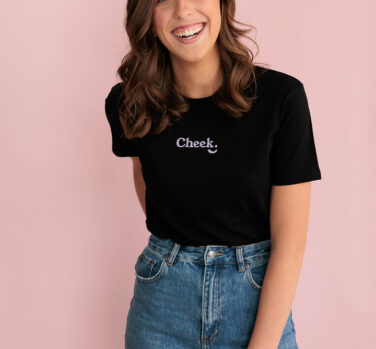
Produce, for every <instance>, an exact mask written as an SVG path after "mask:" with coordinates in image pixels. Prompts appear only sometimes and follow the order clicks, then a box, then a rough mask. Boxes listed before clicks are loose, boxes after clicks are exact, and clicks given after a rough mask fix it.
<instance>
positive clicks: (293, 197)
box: [248, 182, 311, 349]
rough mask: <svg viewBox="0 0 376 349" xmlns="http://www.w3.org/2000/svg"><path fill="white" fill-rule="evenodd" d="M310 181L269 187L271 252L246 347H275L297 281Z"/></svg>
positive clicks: (259, 348) (307, 216)
mask: <svg viewBox="0 0 376 349" xmlns="http://www.w3.org/2000/svg"><path fill="white" fill-rule="evenodd" d="M310 193H311V182H304V183H298V184H293V185H280V186H272V189H271V203H270V229H271V253H270V259H269V263H268V267H267V270H266V273H265V278H264V281H263V285H262V290H261V294H260V302H259V307H258V313H257V317H256V322H255V326H254V330H253V333H252V337H251V341H250V343H249V345H248V349H277V347H278V344H279V341H280V339H281V336H282V333H283V330H284V327H285V325H286V322H287V319H288V315H289V313H290V310H291V307H292V303H293V299H294V296H295V291H296V287H297V283H298V278H299V274H300V269H301V266H302V262H303V255H304V250H305V245H306V232H307V228H308V218H309V208H310Z"/></svg>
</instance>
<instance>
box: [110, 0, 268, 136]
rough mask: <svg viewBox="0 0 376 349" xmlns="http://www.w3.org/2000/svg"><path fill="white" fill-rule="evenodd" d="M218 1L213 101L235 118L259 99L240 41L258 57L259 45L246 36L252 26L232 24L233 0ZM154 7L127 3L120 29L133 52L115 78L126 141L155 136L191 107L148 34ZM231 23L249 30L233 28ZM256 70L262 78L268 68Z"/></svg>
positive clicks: (248, 58)
mask: <svg viewBox="0 0 376 349" xmlns="http://www.w3.org/2000/svg"><path fill="white" fill-rule="evenodd" d="M220 1H221V3H220V5H221V17H222V18H221V28H220V32H219V36H218V39H217V45H218V48H219V56H220V60H221V62H220V67H221V70H222V73H223V74H222V75H223V80H222V84H221V86H220V87H219V89H218V90H217V91H216V92H215V93H214V94H213V96H212V101H213V103H214V104H215V105H217V106H218V107H219V108H220V109H221V110H223V111H224V112H226V113H227V114H229V115H230V116H232V117H234V118H239V117H241V116H242V115H243V113H245V112H248V111H249V110H250V109H251V108H252V105H253V103H254V101H255V99H257V98H258V96H257V76H256V69H255V65H254V63H253V60H254V54H253V53H252V51H251V50H250V49H249V48H247V47H246V46H244V45H243V44H242V43H241V42H240V40H239V38H240V37H245V38H248V39H250V40H251V41H252V42H253V43H254V44H255V45H256V48H257V53H258V51H259V47H258V45H257V43H256V42H255V41H254V40H253V39H252V38H250V37H248V36H247V35H246V34H247V33H248V32H250V31H252V30H253V29H254V27H253V26H250V25H247V24H244V23H241V22H238V21H237V20H235V18H234V14H235V0H220ZM154 6H155V1H154V0H149V1H146V0H144V1H139V0H128V1H127V5H126V17H125V23H124V25H125V30H126V32H127V34H128V37H129V42H130V46H131V49H130V51H129V52H128V53H127V54H126V56H125V57H124V58H123V59H122V61H121V65H120V67H119V68H118V69H117V74H118V75H119V76H120V78H121V80H122V93H121V98H122V102H121V104H120V110H119V118H120V122H121V125H122V127H123V129H124V135H125V137H126V138H129V139H131V138H141V137H143V136H145V135H147V134H151V135H156V134H159V133H161V132H162V131H163V130H164V129H165V128H166V127H167V126H168V125H171V124H172V123H173V122H175V121H177V120H179V119H181V118H182V114H183V113H185V112H187V111H188V109H189V104H188V103H187V102H186V100H185V98H184V96H183V95H182V94H181V93H180V92H179V88H178V86H177V84H176V83H175V81H174V79H173V72H172V68H171V64H170V56H169V52H168V50H167V49H166V47H165V46H164V45H163V44H162V43H161V42H160V40H159V38H158V37H155V36H154V34H153V32H152V28H151V25H152V15H153V8H154ZM235 23H239V24H243V25H246V26H248V27H250V29H240V28H237V27H236V26H235ZM260 68H261V70H260V73H261V74H262V73H263V72H264V71H265V70H266V68H262V67H260ZM247 91H248V92H247ZM248 95H249V96H248Z"/></svg>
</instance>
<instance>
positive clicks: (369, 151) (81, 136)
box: [0, 0, 376, 349]
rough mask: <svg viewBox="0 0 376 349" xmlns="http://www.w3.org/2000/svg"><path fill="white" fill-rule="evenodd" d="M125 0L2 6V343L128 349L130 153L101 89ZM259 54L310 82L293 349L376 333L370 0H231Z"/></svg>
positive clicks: (113, 62)
mask: <svg viewBox="0 0 376 349" xmlns="http://www.w3.org/2000/svg"><path fill="white" fill-rule="evenodd" d="M124 3H125V2H124V1H113V2H108V1H107V2H106V1H84V0H81V1H77V0H76V1H72V0H68V1H61V2H56V1H55V2H51V1H47V0H44V1H42V0H40V1H32V2H27V1H23V2H17V1H16V2H7V4H6V8H5V10H4V6H3V10H2V11H1V14H0V16H1V21H0V23H1V30H0V33H1V34H0V35H1V39H2V40H1V42H2V47H1V52H2V54H1V55H0V60H1V86H0V89H1V96H2V102H1V104H2V113H1V117H2V120H3V123H2V127H1V138H0V142H1V153H2V154H1V159H2V166H1V167H2V170H1V177H2V180H1V182H0V183H1V184H0V185H1V195H0V205H1V214H2V217H1V220H0V224H1V226H0V231H1V242H0V268H1V281H2V285H1V288H0V290H1V291H0V292H1V298H0V302H1V303H0V309H1V311H0V322H1V323H0V327H1V329H2V330H1V335H0V347H1V348H9V349H11V348H12V349H13V348H17V349H18V348H26V347H27V348H29V349H47V348H48V349H50V348H53V349H67V348H69V349H86V348H90V349H96V348H98V349H99V348H100V349H102V348H113V349H115V348H118V349H120V348H123V345H124V344H123V333H124V329H125V317H126V314H127V311H128V306H129V302H130V300H131V296H132V291H133V289H132V287H133V280H134V273H133V266H134V263H135V261H136V257H137V255H138V254H139V253H140V250H141V248H142V247H143V246H144V244H145V243H146V241H147V238H148V231H147V230H146V227H145V216H144V214H143V211H142V209H141V207H140V205H139V203H138V200H137V196H136V192H135V189H134V185H133V177H132V167H131V160H130V159H129V158H124V159H120V158H116V157H115V156H113V155H112V153H111V149H110V130H109V127H108V125H107V121H106V119H105V115H104V98H105V94H106V93H107V92H108V90H109V88H110V87H111V86H112V85H113V84H114V83H115V82H116V81H117V78H116V75H115V69H116V68H117V66H118V64H119V62H120V59H121V57H122V55H123V54H124V53H125V52H126V47H125V45H126V41H127V40H126V37H125V33H124V31H123V27H122V22H123V17H122V16H123V13H124ZM237 6H238V9H237V13H238V15H237V18H238V19H239V20H240V21H243V22H246V23H249V24H252V25H253V26H255V27H256V28H257V35H256V40H257V42H258V43H259V46H260V49H261V51H260V54H259V56H258V57H257V58H256V61H260V62H266V63H268V64H269V65H270V67H271V68H274V69H277V70H281V71H284V72H286V73H290V74H292V75H294V76H296V77H298V78H300V79H301V80H302V81H303V83H304V85H305V88H306V91H307V94H308V97H309V102H310V107H311V114H312V120H313V124H314V133H315V140H316V146H317V152H318V157H319V163H320V167H321V170H322V176H323V179H322V180H321V181H318V182H315V183H314V184H313V186H312V201H311V219H310V227H309V232H308V235H309V239H308V247H307V252H306V257H305V262H304V265H303V269H302V274H301V278H300V282H299V286H298V290H297V294H296V298H295V303H294V315H295V326H296V331H297V340H298V344H299V345H300V347H301V348H302V349H317V348H320V349H329V348H330V349H332V348H341V349H354V348H359V349H363V348H364V349H368V348H373V347H375V340H376V333H375V331H374V327H375V321H376V302H375V294H376V270H375V261H374V253H373V252H374V246H375V245H376V223H375V220H374V216H373V214H374V212H375V209H376V190H375V189H376V184H375V178H376V161H375V159H376V156H375V149H376V141H375V137H374V134H375V131H376V130H375V126H376V121H375V116H376V115H375V111H376V109H375V104H374V100H375V98H376V94H375V81H374V80H375V72H376V69H375V67H374V62H376V57H375V56H376V55H375V41H374V34H375V29H376V28H375V24H374V22H373V19H374V18H373V16H372V14H374V13H375V5H374V2H371V0H359V1H358V2H356V3H354V2H352V1H351V2H350V1H339V0H334V1H324V0H317V1H308V0H303V1H302V0H286V1H280V2H278V1H262V2H250V1H245V0H243V1H238V2H237Z"/></svg>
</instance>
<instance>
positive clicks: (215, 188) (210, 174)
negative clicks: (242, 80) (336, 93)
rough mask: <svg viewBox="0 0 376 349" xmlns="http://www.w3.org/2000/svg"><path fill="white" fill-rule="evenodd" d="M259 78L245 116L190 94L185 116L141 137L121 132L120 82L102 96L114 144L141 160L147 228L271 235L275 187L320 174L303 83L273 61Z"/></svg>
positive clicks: (171, 235)
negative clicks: (127, 136) (253, 100)
mask: <svg viewBox="0 0 376 349" xmlns="http://www.w3.org/2000/svg"><path fill="white" fill-rule="evenodd" d="M256 69H258V68H257V67H256ZM257 82H258V86H257V87H258V90H257V91H258V96H259V98H258V99H257V100H256V103H255V104H254V105H253V107H252V109H251V110H250V111H249V112H248V113H245V114H244V115H243V116H242V117H241V118H238V119H236V118H233V117H231V116H229V115H227V114H226V113H224V112H223V111H221V110H220V109H219V108H218V107H216V106H215V105H214V104H213V103H212V102H211V97H205V98H188V97H185V99H186V100H187V102H188V103H189V104H190V109H189V111H188V112H186V113H185V114H184V115H183V118H182V119H181V120H179V121H177V122H175V123H174V124H172V125H171V126H167V128H166V129H165V130H164V131H163V132H162V133H161V134H159V135H154V136H150V135H147V136H145V137H143V138H138V139H125V138H124V137H122V133H123V131H122V128H121V124H120V121H119V114H118V102H119V96H120V93H121V89H122V86H121V83H117V84H116V85H114V86H113V87H112V89H111V91H110V93H109V95H108V96H107V98H106V102H105V110H106V115H107V119H108V121H109V124H110V126H111V131H112V150H113V153H114V154H115V155H117V156H121V157H124V156H138V157H139V159H140V161H141V164H142V174H143V178H144V181H145V185H146V192H145V200H146V227H147V229H148V230H149V231H150V232H152V233H153V234H155V235H157V236H159V237H162V238H168V239H171V240H173V241H175V242H178V243H180V244H182V245H193V246H202V245H208V244H212V245H213V244H215V245H227V246H236V245H242V244H251V243H255V242H259V241H263V240H267V239H270V217H269V214H270V209H269V206H270V189H271V186H272V185H288V184H295V183H301V182H308V181H313V180H318V179H321V172H320V168H319V164H318V160H317V155H316V149H315V143H314V137H313V130H312V122H311V116H310V111H309V106H308V101H307V97H306V93H305V90H304V87H303V84H302V83H301V82H300V81H299V80H298V79H297V78H295V77H293V76H291V75H288V74H286V73H282V72H279V71H276V70H273V69H269V68H267V72H266V73H264V74H263V75H262V76H261V77H259V78H258V80H257Z"/></svg>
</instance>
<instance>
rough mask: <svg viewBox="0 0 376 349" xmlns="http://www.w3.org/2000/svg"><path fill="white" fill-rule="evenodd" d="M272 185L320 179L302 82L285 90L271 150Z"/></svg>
mask: <svg viewBox="0 0 376 349" xmlns="http://www.w3.org/2000/svg"><path fill="white" fill-rule="evenodd" d="M270 164H271V185H288V184H296V183H302V182H309V181H314V180H318V179H321V171H320V167H319V164H318V159H317V153H316V147H315V141H314V136H313V129H312V121H311V115H310V110H309V106H308V100H307V96H306V93H305V90H304V86H303V84H302V83H299V85H298V86H296V87H294V88H293V89H292V90H291V91H290V93H289V94H288V96H287V98H286V100H285V103H284V108H283V111H282V115H281V120H280V124H279V127H278V129H277V131H276V132H275V134H274V137H273V145H272V149H271V153H270Z"/></svg>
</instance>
